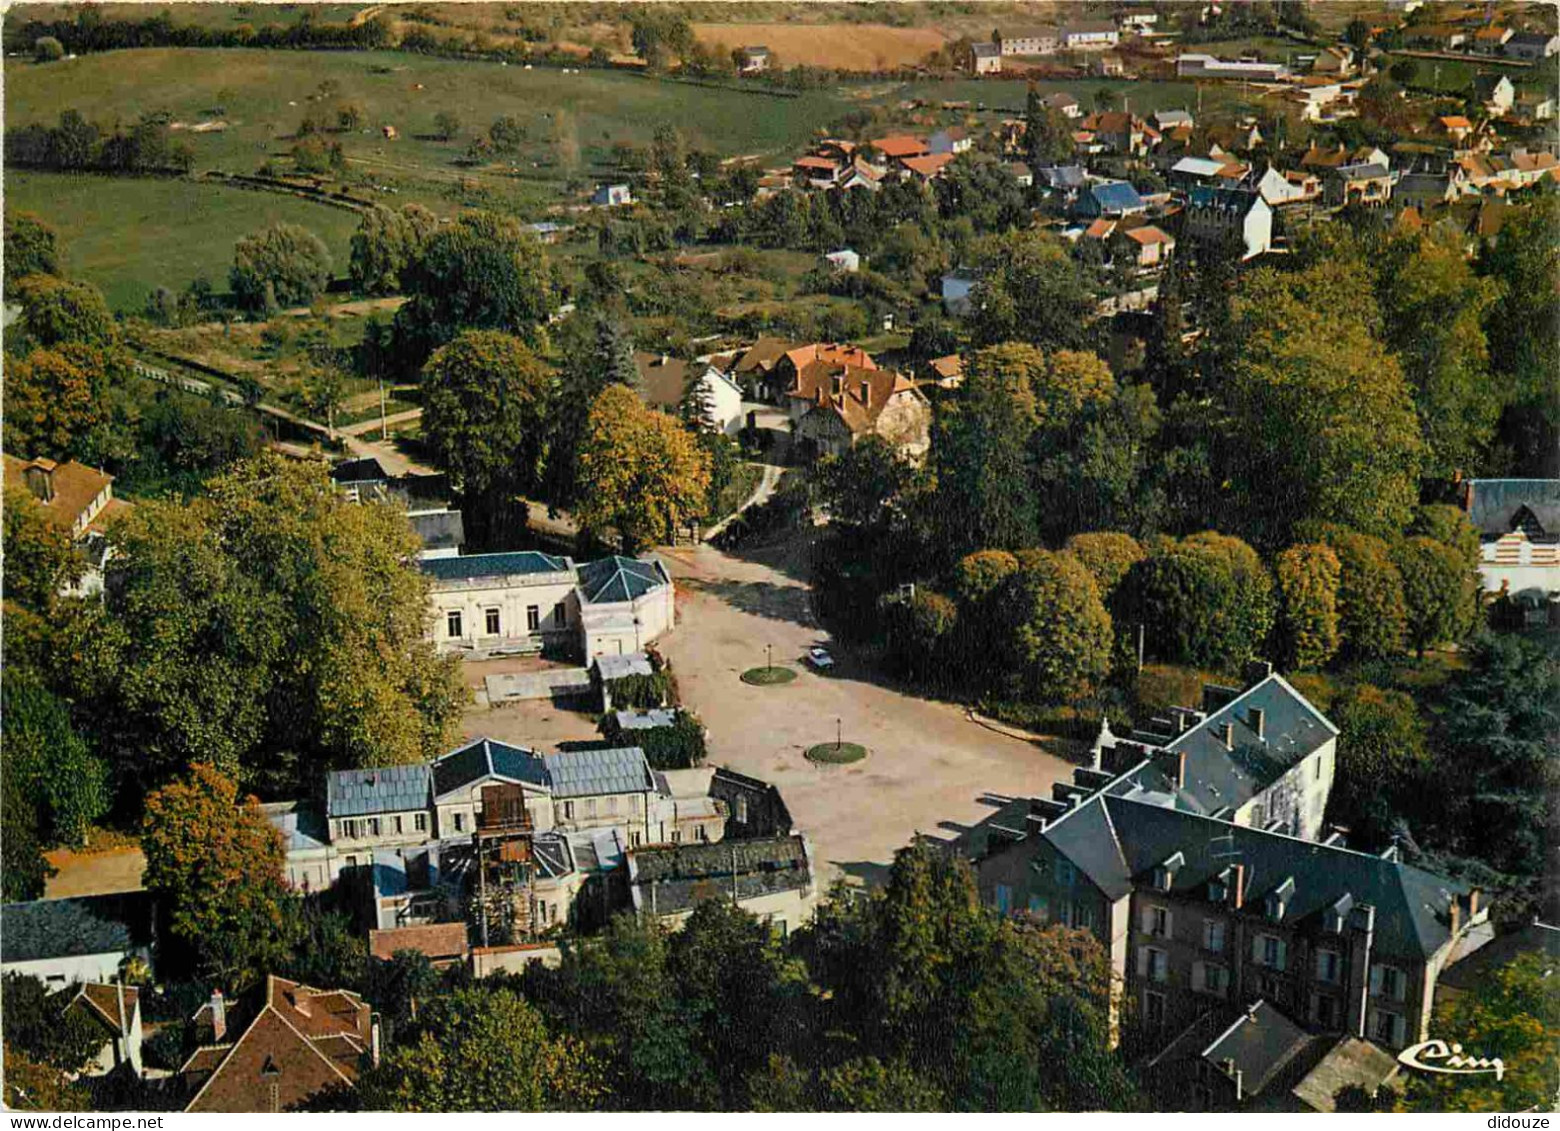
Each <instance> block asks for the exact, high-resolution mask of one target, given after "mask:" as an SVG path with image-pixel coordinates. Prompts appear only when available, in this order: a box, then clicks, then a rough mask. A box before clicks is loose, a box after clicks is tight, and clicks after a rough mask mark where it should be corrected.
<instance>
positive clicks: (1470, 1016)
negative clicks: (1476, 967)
mask: <svg viewBox="0 0 1560 1131" xmlns="http://www.w3.org/2000/svg"><path fill="white" fill-rule="evenodd" d="M1430 1031H1431V1032H1432V1033H1434V1034H1435V1035H1436V1036H1437V1037H1439V1038H1440V1039H1441V1040H1444V1041H1448V1042H1452V1041H1455V1042H1456V1043H1457V1044H1459V1045H1461V1046H1462V1047H1463V1048H1464V1049H1466V1050H1467V1055H1469V1056H1478V1057H1484V1058H1486V1059H1494V1058H1495V1057H1499V1058H1500V1060H1501V1063H1502V1064H1503V1065H1504V1066H1505V1068H1504V1071H1503V1072H1502V1073H1501V1076H1500V1078H1499V1079H1498V1080H1497V1079H1496V1078H1495V1077H1494V1076H1493V1075H1489V1074H1485V1075H1454V1076H1449V1075H1437V1074H1432V1073H1419V1072H1416V1073H1413V1074H1412V1075H1411V1076H1410V1077H1409V1079H1408V1081H1407V1089H1406V1091H1405V1093H1404V1099H1405V1106H1406V1107H1407V1109H1408V1110H1409V1111H1434V1112H1446V1111H1478V1112H1495V1111H1548V1110H1550V1109H1551V1108H1552V1107H1553V1105H1554V1092H1555V1079H1556V1077H1557V1076H1560V1016H1557V1014H1556V1011H1555V990H1554V957H1553V955H1552V954H1545V953H1542V952H1533V951H1529V952H1528V953H1525V954H1522V955H1520V956H1518V957H1517V958H1516V959H1515V960H1514V961H1512V962H1510V963H1508V964H1506V965H1504V966H1499V967H1496V968H1495V969H1494V970H1491V971H1490V972H1489V973H1487V974H1486V975H1485V976H1484V977H1483V978H1481V979H1480V981H1479V982H1478V984H1476V985H1475V986H1473V987H1472V988H1471V989H1470V990H1469V991H1468V992H1466V993H1462V994H1458V995H1457V996H1456V997H1455V998H1451V999H1449V1000H1442V1001H1440V1002H1438V1003H1437V1007H1436V1010H1435V1020H1434V1021H1433V1022H1432V1023H1431V1030H1430Z"/></svg>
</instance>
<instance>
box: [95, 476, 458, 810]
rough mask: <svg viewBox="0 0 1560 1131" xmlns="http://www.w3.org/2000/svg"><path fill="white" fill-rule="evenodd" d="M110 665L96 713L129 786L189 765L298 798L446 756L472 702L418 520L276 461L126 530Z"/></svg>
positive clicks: (222, 480)
mask: <svg viewBox="0 0 1560 1131" xmlns="http://www.w3.org/2000/svg"><path fill="white" fill-rule="evenodd" d="M113 537H114V542H115V548H116V552H115V555H114V557H113V559H112V565H111V575H112V576H111V579H110V584H109V586H108V590H107V602H106V612H107V618H106V624H105V625H104V627H103V633H102V635H103V636H104V637H105V638H106V639H107V645H111V647H107V645H106V647H107V650H108V652H109V655H108V657H107V658H106V659H105V660H104V661H103V662H102V664H101V667H102V668H103V670H102V672H100V673H99V674H100V676H101V689H100V690H99V692H98V697H99V702H98V703H96V704H95V709H94V711H93V712H92V715H93V718H94V722H95V725H96V726H97V728H98V729H99V731H100V733H101V737H102V740H103V742H104V744H105V747H104V748H105V749H118V750H125V751H134V752H135V757H134V758H127V759H125V760H123V761H122V762H120V763H119V765H118V767H117V768H118V771H119V773H120V775H121V777H123V778H129V779H131V780H134V781H135V782H137V783H139V786H140V788H143V789H144V788H149V787H152V786H155V785H157V784H159V783H161V782H162V781H164V780H166V779H167V777H168V776H169V775H170V774H173V773H177V772H178V771H179V770H181V769H182V768H184V767H185V766H187V765H189V764H191V763H193V762H211V763H214V764H215V765H217V766H218V767H219V768H220V769H221V770H222V771H223V772H224V773H227V774H228V775H230V776H235V777H238V778H240V779H241V780H242V781H243V782H244V783H245V785H246V786H248V787H252V788H257V789H262V790H265V791H267V792H273V791H274V792H276V793H281V794H284V795H291V794H292V793H294V792H296V791H298V790H300V789H306V788H308V787H309V786H311V785H312V784H313V783H314V782H315V781H317V780H318V774H319V773H320V772H321V771H322V770H324V769H326V768H346V767H353V766H371V765H391V764H401V763H407V762H415V761H421V760H423V759H425V758H429V757H432V756H434V755H436V754H438V753H440V752H442V750H443V749H444V748H445V746H446V745H447V743H448V741H449V740H450V738H451V737H452V735H453V728H454V726H455V724H456V720H457V717H458V715H459V710H460V707H461V704H462V703H463V702H464V699H465V695H466V692H465V690H464V688H463V687H462V685H461V683H460V678H459V672H458V666H457V665H456V664H455V663H454V662H452V661H449V660H447V659H443V658H440V657H437V656H436V655H435V654H434V651H433V647H432V645H431V644H430V643H429V642H427V641H426V640H425V639H424V628H425V624H426V620H427V617H428V605H427V600H428V589H427V580H426V578H424V577H423V575H422V574H421V573H420V572H419V571H418V570H417V568H416V564H415V563H416V555H417V550H418V548H419V542H418V539H417V536H416V534H415V533H414V532H413V531H412V529H411V526H410V524H409V523H408V522H407V520H406V517H405V515H404V513H402V512H400V511H399V510H397V509H396V508H394V507H381V506H360V505H358V504H355V503H352V502H350V501H349V500H347V499H346V498H344V497H343V496H342V495H341V493H340V492H339V491H337V490H336V489H335V486H334V484H332V483H331V482H330V479H329V477H328V476H327V475H326V473H325V470H324V468H323V467H321V466H319V465H315V464H300V463H295V462H291V461H286V460H283V459H281V458H279V457H276V456H272V455H266V456H261V457H259V458H257V459H255V460H252V461H250V462H248V463H245V464H242V465H239V466H238V467H237V468H236V469H234V470H233V471H231V472H229V473H227V474H225V475H222V476H219V477H217V478H216V479H214V480H212V482H211V484H210V486H209V493H208V494H207V495H206V496H203V497H200V498H197V499H195V500H193V501H192V502H190V503H189V504H188V505H185V506H178V505H175V504H172V503H161V502H148V503H145V504H143V505H142V506H139V507H137V508H136V511H135V513H134V514H132V515H131V516H129V518H127V519H126V520H125V521H124V522H123V523H120V524H119V525H118V526H117V527H116V528H115V531H114V535H113Z"/></svg>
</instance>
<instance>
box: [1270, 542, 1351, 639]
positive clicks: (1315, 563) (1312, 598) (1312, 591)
mask: <svg viewBox="0 0 1560 1131" xmlns="http://www.w3.org/2000/svg"><path fill="white" fill-rule="evenodd" d="M1341 572H1342V567H1341V566H1340V565H1339V564H1338V555H1337V554H1335V553H1333V551H1332V549H1331V548H1330V547H1328V546H1326V545H1323V544H1322V543H1319V542H1304V543H1300V544H1299V545H1295V546H1291V547H1289V549H1287V550H1285V551H1284V552H1283V553H1281V554H1279V555H1278V557H1277V559H1276V560H1275V561H1274V563H1273V573H1274V576H1275V578H1276V580H1277V582H1278V627H1277V639H1276V649H1277V650H1276V653H1275V657H1276V659H1277V660H1278V662H1279V663H1280V664H1281V665H1282V666H1283V667H1285V668H1290V669H1294V668H1318V667H1321V666H1322V665H1323V664H1325V663H1327V661H1328V660H1330V659H1332V658H1333V655H1334V654H1335V653H1336V652H1337V651H1338V584H1339V579H1340V576H1341Z"/></svg>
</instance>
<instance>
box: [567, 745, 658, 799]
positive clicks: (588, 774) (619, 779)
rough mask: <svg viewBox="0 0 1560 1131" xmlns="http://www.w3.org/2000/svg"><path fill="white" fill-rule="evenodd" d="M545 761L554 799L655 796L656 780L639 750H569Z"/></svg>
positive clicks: (628, 748) (634, 747) (631, 747)
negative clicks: (652, 794) (625, 794)
mask: <svg viewBox="0 0 1560 1131" xmlns="http://www.w3.org/2000/svg"><path fill="white" fill-rule="evenodd" d="M543 760H544V761H545V763H546V772H547V774H548V776H549V777H551V778H552V787H553V796H554V797H557V798H564V797H594V796H600V795H602V794H607V793H643V792H654V790H655V776H654V775H653V774H651V772H650V763H649V762H648V761H647V760H646V758H645V752H644V751H643V750H641V749H640V748H639V747H637V746H625V747H619V748H617V749H613V750H565V751H560V752H558V753H556V754H547V755H545V756H544V758H543Z"/></svg>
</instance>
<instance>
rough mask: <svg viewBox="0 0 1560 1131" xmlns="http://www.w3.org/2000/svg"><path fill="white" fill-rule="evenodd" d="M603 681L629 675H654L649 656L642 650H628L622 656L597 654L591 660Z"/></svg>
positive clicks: (607, 681) (610, 680)
mask: <svg viewBox="0 0 1560 1131" xmlns="http://www.w3.org/2000/svg"><path fill="white" fill-rule="evenodd" d="M591 662H592V663H593V664H594V665H595V668H596V674H597V675H599V676H600V677H601V679H602V682H604V683H611V682H612V681H613V680H614V679H622V678H623V677H624V676H630V675H654V674H655V668H654V667H652V666H651V664H650V657H649V656H647V655H646V654H645V653H643V652H629V653H627V654H626V655H622V656H597V657H596V658H595V659H594V660H593V661H591Z"/></svg>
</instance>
